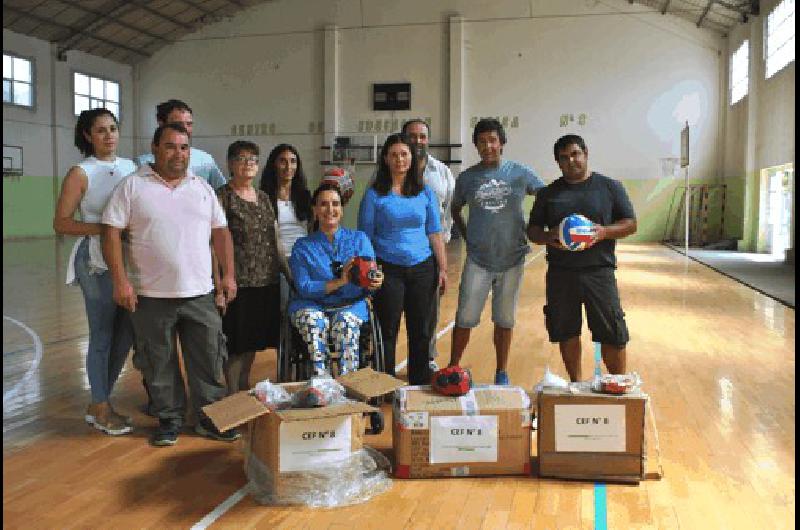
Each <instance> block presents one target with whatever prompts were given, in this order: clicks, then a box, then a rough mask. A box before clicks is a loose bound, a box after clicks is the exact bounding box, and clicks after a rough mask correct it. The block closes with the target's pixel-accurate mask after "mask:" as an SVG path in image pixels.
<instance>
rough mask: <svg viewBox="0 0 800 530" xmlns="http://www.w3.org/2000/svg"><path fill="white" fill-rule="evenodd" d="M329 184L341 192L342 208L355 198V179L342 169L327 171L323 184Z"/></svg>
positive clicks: (335, 168) (333, 168) (334, 168)
mask: <svg viewBox="0 0 800 530" xmlns="http://www.w3.org/2000/svg"><path fill="white" fill-rule="evenodd" d="M324 182H329V183H331V184H335V185H336V186H338V187H339V192H340V193H341V194H342V206H344V205H345V204H347V201H349V200H350V198H351V197H352V196H353V192H354V191H355V190H354V188H353V178H352V177H351V176H350V174H349V173H348V172H347V170H345V169H344V168H341V167H332V168H329V169H327V170H326V171H325V174H324V175H323V176H322V182H320V184H321V183H324Z"/></svg>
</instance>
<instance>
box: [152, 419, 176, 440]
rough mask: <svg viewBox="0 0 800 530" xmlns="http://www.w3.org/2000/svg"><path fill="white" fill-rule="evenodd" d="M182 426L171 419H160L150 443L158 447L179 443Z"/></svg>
mask: <svg viewBox="0 0 800 530" xmlns="http://www.w3.org/2000/svg"><path fill="white" fill-rule="evenodd" d="M180 430H181V429H180V427H178V426H177V425H175V424H174V423H172V422H171V421H165V420H159V422H158V427H156V430H155V432H154V433H153V437H152V438H151V439H150V443H151V444H153V445H154V446H156V447H167V446H171V445H175V444H176V443H178V433H179V432H180Z"/></svg>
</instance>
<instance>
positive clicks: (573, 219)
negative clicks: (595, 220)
mask: <svg viewBox="0 0 800 530" xmlns="http://www.w3.org/2000/svg"><path fill="white" fill-rule="evenodd" d="M594 236H595V231H594V228H592V222H591V221H590V220H589V219H587V218H586V217H584V216H583V215H581V214H578V213H574V214H572V215H568V216H566V217H565V218H564V219H562V220H561V222H560V223H559V224H558V240H559V241H561V244H562V245H564V246H565V247H566V248H567V250H571V251H573V252H577V251H580V250H583V249H585V248H586V247H587V246H588V245H589V244H590V243H591V242H592V241H593V240H594Z"/></svg>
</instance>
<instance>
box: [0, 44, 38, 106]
mask: <svg viewBox="0 0 800 530" xmlns="http://www.w3.org/2000/svg"><path fill="white" fill-rule="evenodd" d="M3 103H10V104H12V105H20V106H22V107H33V63H32V62H31V61H30V59H25V58H23V57H17V56H16V55H10V54H8V53H5V52H3Z"/></svg>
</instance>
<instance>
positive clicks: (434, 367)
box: [428, 359, 439, 372]
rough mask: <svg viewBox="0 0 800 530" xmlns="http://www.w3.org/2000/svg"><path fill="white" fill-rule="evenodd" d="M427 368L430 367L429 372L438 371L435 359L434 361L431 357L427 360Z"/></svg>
mask: <svg viewBox="0 0 800 530" xmlns="http://www.w3.org/2000/svg"><path fill="white" fill-rule="evenodd" d="M428 368H430V370H431V372H438V371H439V365H438V364H436V361H434V360H433V359H431V360H430V361H429V362H428Z"/></svg>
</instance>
